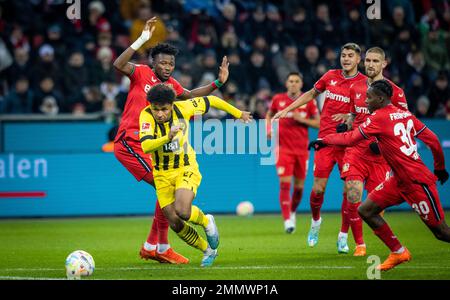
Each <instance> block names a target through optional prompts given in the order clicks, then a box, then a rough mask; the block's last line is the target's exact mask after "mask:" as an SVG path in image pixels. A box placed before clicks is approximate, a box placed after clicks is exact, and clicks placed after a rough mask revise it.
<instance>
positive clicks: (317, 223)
mask: <svg viewBox="0 0 450 300" xmlns="http://www.w3.org/2000/svg"><path fill="white" fill-rule="evenodd" d="M320 224H322V217H320V219H319V220H317V221H314V220H313V219H311V226H314V227H316V226H320Z"/></svg>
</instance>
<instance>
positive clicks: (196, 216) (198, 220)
mask: <svg viewBox="0 0 450 300" xmlns="http://www.w3.org/2000/svg"><path fill="white" fill-rule="evenodd" d="M188 221H189V222H191V223H194V224H197V225H201V226H203V228H205V227H206V226H208V223H209V220H208V218H207V217H206V216H205V214H204V213H203V212H202V210H201V209H200V208H198V207H197V206H195V205H192V207H191V217H190V218H189V220H188Z"/></svg>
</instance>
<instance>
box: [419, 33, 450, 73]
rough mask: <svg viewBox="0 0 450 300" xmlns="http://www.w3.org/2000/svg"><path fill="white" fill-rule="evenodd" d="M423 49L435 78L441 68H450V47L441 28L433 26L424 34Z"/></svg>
mask: <svg viewBox="0 0 450 300" xmlns="http://www.w3.org/2000/svg"><path fill="white" fill-rule="evenodd" d="M422 51H423V54H424V56H425V61H426V62H427V65H428V66H429V68H430V70H431V71H432V74H431V77H432V78H433V79H434V78H436V75H437V73H438V72H439V71H440V70H443V69H446V70H448V69H450V59H449V53H448V51H449V49H448V48H447V47H446V45H445V41H444V36H443V34H442V33H441V31H440V30H437V29H433V28H432V29H431V30H430V31H428V32H427V34H425V35H424V36H423V43H422Z"/></svg>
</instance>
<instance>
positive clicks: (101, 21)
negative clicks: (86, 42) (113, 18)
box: [82, 1, 111, 40]
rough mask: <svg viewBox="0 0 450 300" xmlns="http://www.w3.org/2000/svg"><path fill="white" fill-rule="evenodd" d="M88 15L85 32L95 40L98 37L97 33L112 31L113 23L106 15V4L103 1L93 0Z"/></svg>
mask: <svg viewBox="0 0 450 300" xmlns="http://www.w3.org/2000/svg"><path fill="white" fill-rule="evenodd" d="M88 8H89V12H88V17H87V18H84V19H82V20H86V23H85V24H84V33H85V34H88V35H90V36H92V37H93V38H94V40H96V39H97V34H98V33H100V32H105V31H110V30H111V25H110V23H109V22H108V20H107V19H106V18H105V17H104V15H103V14H104V13H105V5H104V4H103V2H102V1H92V2H90V3H89V6H88Z"/></svg>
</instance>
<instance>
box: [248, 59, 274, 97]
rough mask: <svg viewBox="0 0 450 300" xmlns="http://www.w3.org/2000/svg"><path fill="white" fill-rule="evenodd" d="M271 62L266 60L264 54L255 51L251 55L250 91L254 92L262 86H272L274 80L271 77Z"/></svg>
mask: <svg viewBox="0 0 450 300" xmlns="http://www.w3.org/2000/svg"><path fill="white" fill-rule="evenodd" d="M271 74H272V73H271V70H270V66H269V63H268V62H267V61H266V60H265V57H264V54H263V53H261V52H259V51H253V52H252V54H251V55H250V63H249V65H248V68H247V76H248V79H249V80H247V83H248V90H247V91H248V92H249V93H254V92H255V91H256V90H257V89H259V88H261V87H268V88H271V86H272V83H273V80H272V78H271Z"/></svg>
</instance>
